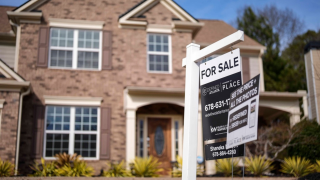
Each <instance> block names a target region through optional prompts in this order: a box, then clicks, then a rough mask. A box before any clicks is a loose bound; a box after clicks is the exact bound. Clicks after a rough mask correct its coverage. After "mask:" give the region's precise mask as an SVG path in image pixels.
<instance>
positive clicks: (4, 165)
mask: <svg viewBox="0 0 320 180" xmlns="http://www.w3.org/2000/svg"><path fill="white" fill-rule="evenodd" d="M13 173H14V165H13V164H12V163H11V162H9V161H2V160H1V158H0V177H9V176H12V175H13Z"/></svg>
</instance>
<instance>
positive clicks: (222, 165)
mask: <svg viewBox="0 0 320 180" xmlns="http://www.w3.org/2000/svg"><path fill="white" fill-rule="evenodd" d="M232 164H233V174H234V175H239V174H240V173H241V168H240V167H239V166H238V164H239V160H238V159H233V162H232V158H226V159H218V160H217V165H216V167H217V172H218V173H222V174H224V176H225V177H230V176H231V175H232Z"/></svg>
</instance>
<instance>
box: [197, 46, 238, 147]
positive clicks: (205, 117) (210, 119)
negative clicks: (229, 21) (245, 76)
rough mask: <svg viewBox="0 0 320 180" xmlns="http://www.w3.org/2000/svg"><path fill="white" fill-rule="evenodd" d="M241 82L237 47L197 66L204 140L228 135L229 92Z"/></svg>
mask: <svg viewBox="0 0 320 180" xmlns="http://www.w3.org/2000/svg"><path fill="white" fill-rule="evenodd" d="M241 85H242V80H241V56H240V50H239V48H238V49H235V50H233V51H231V52H228V53H226V54H224V55H221V56H219V57H217V58H214V59H212V60H210V61H208V62H206V63H202V64H201V65H200V86H201V87H200V88H201V111H202V130H203V140H204V141H206V140H210V139H219V138H223V137H226V136H227V123H228V111H229V100H230V93H231V92H232V91H234V90H235V89H236V88H238V87H239V86H241Z"/></svg>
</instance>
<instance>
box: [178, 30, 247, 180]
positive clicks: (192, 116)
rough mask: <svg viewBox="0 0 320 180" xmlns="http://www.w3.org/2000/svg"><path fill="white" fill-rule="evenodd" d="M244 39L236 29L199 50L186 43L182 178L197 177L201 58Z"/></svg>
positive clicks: (196, 45)
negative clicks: (199, 63)
mask: <svg viewBox="0 0 320 180" xmlns="http://www.w3.org/2000/svg"><path fill="white" fill-rule="evenodd" d="M243 41H244V32H243V31H240V30H239V31H237V32H235V33H233V34H231V35H229V36H227V37H225V38H223V39H221V40H219V41H217V42H215V43H213V44H211V45H209V46H207V47H206V48H203V49H202V50H200V45H198V44H194V43H191V44H189V45H187V47H186V49H187V53H186V55H187V56H186V58H184V59H183V60H182V67H186V79H185V82H186V83H185V107H184V138H183V149H184V152H183V165H182V180H196V177H197V172H196V169H197V163H196V162H197V161H196V157H197V146H196V144H197V139H198V138H197V136H198V112H199V110H198V109H199V107H198V106H199V65H198V62H199V61H201V60H202V59H204V58H206V57H209V56H211V55H213V54H215V53H216V52H217V51H219V50H222V49H225V48H229V47H232V46H233V45H235V44H237V43H239V42H243Z"/></svg>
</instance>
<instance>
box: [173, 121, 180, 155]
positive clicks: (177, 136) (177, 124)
mask: <svg viewBox="0 0 320 180" xmlns="http://www.w3.org/2000/svg"><path fill="white" fill-rule="evenodd" d="M174 135H175V136H174V140H175V155H176V156H178V155H179V121H175V122H174Z"/></svg>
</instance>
